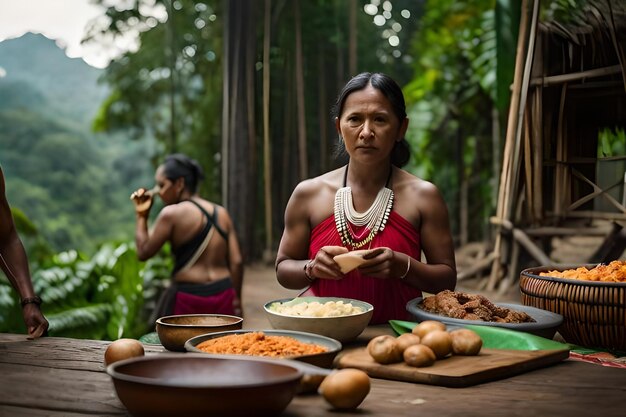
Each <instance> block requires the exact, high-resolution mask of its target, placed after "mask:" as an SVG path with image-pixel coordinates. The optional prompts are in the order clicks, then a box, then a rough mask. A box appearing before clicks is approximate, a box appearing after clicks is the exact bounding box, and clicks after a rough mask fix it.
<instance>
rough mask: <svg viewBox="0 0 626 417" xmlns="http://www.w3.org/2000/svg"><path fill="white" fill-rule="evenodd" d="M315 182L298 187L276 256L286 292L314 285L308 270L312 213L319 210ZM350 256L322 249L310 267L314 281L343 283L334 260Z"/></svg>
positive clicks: (336, 249)
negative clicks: (324, 280) (315, 197)
mask: <svg viewBox="0 0 626 417" xmlns="http://www.w3.org/2000/svg"><path fill="white" fill-rule="evenodd" d="M317 188H318V184H316V182H315V181H314V180H307V181H304V182H302V183H300V184H298V186H297V187H296V189H295V190H294V192H293V194H292V195H291V198H290V199H289V202H288V203H287V207H286V209H285V229H284V231H283V236H282V238H281V240H280V245H279V247H278V254H277V256H276V276H277V278H278V282H279V283H280V284H281V285H282V286H283V287H285V288H290V289H300V288H303V287H305V286H306V285H308V284H310V283H311V280H310V279H308V278H307V275H306V274H305V271H304V267H305V265H307V264H308V263H309V261H311V260H310V259H309V256H308V252H309V243H310V239H311V215H310V210H315V209H316V207H315V203H314V202H313V198H314V196H316V195H319V193H318V194H316V193H317V192H318V190H317ZM345 252H347V249H346V248H343V247H340V246H326V247H324V248H322V249H321V250H320V251H319V252H318V253H317V254H316V255H315V257H314V259H313V260H312V262H311V265H309V268H308V271H309V276H311V277H312V278H315V279H317V278H325V279H340V278H342V277H343V274H342V273H341V271H340V269H339V266H338V265H337V264H336V263H335V261H334V260H333V256H335V255H338V254H340V253H345Z"/></svg>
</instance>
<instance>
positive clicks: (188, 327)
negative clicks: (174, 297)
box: [156, 314, 243, 352]
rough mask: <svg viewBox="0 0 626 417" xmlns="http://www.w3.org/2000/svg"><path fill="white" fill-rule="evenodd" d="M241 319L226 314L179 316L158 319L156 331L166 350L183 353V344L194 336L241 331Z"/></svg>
mask: <svg viewBox="0 0 626 417" xmlns="http://www.w3.org/2000/svg"><path fill="white" fill-rule="evenodd" d="M242 324H243V318H241V317H237V316H229V315H226V314H181V315H174V316H165V317H160V318H159V319H157V321H156V331H157V334H158V336H159V340H160V341H161V344H162V345H163V346H164V347H165V349H167V350H171V351H174V352H184V351H185V342H186V341H187V340H189V339H191V338H192V337H194V336H198V335H201V334H207V333H215V332H223V331H226V330H237V329H241V327H242Z"/></svg>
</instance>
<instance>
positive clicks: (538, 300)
mask: <svg viewBox="0 0 626 417" xmlns="http://www.w3.org/2000/svg"><path fill="white" fill-rule="evenodd" d="M579 266H580V265H577V266H573V268H577V267H579ZM585 266H586V267H587V268H591V267H593V266H595V265H585ZM554 269H555V268H548V267H537V268H529V269H525V270H523V271H522V272H521V275H520V290H521V293H522V303H523V304H524V305H528V306H533V307H537V308H541V309H543V310H548V311H552V312H554V313H558V314H561V315H562V316H563V324H562V325H561V326H560V327H559V329H558V331H559V333H560V334H561V336H563V338H564V339H565V340H566V341H567V342H569V343H573V344H576V345H580V346H585V347H589V348H602V349H615V350H620V351H626V283H621V282H596V281H583V280H575V279H565V278H552V277H545V276H539V273H541V272H548V271H551V270H554ZM565 269H570V268H562V269H561V270H565Z"/></svg>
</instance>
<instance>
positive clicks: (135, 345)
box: [104, 338, 145, 365]
mask: <svg viewBox="0 0 626 417" xmlns="http://www.w3.org/2000/svg"><path fill="white" fill-rule="evenodd" d="M144 354H145V351H144V348H143V345H142V344H141V342H140V341H138V340H135V339H127V338H123V339H117V340H115V341H113V342H111V344H110V345H109V346H107V348H106V350H105V351H104V364H105V365H110V364H112V363H113V362H117V361H121V360H122V359H128V358H133V357H135V356H143V355H144Z"/></svg>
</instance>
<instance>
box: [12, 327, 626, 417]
mask: <svg viewBox="0 0 626 417" xmlns="http://www.w3.org/2000/svg"><path fill="white" fill-rule="evenodd" d="M368 331H369V334H368V333H367V331H366V333H365V337H364V339H363V340H367V339H368V338H369V337H371V336H372V335H373V334H375V333H380V332H381V331H380V330H374V333H372V330H371V329H368ZM386 331H387V330H383V331H382V332H386ZM108 343H109V342H105V341H97V340H82V339H69V338H58V337H48V338H41V339H38V340H27V338H26V336H25V335H16V334H6V333H5V334H0V416H15V417H20V416H44V415H45V416H52V417H54V416H68V415H71V416H73V417H79V416H94V415H98V416H119V415H129V414H128V412H127V411H126V409H125V408H124V406H123V405H122V404H121V403H120V401H119V400H118V398H117V395H116V393H115V389H114V387H113V383H112V381H111V378H110V377H109V376H108V375H107V374H106V372H105V368H104V364H103V358H104V351H105V349H106V347H107V345H108ZM163 351H164V349H163V348H162V347H160V346H153V345H152V346H146V354H158V353H159V352H163ZM181 355H184V353H181ZM624 398H626V370H624V369H617V368H610V367H605V366H600V365H595V364H590V363H585V362H580V361H573V360H565V361H563V362H561V363H558V364H556V365H552V366H549V367H546V368H542V369H537V370H533V371H530V372H527V373H524V374H520V375H516V376H513V377H510V378H506V379H502V380H498V381H493V382H487V383H483V384H479V385H475V386H471V387H465V388H445V387H440V386H433V385H423V384H416V383H408V382H399V381H390V380H383V379H377V378H372V389H371V391H370V393H369V395H368V396H367V398H366V399H365V400H364V402H363V403H362V404H361V406H360V407H359V409H358V410H357V411H356V412H354V413H342V415H351V414H355V415H362V416H365V415H367V416H392V415H394V416H418V415H419V416H421V417H424V416H437V417H442V416H478V415H479V416H491V415H493V416H496V415H512V416H516V415H520V416H524V417H527V416H529V415H530V416H577V415H602V416H624ZM338 415H339V414H338V413H337V412H336V411H333V410H331V408H330V406H329V405H328V404H327V403H326V402H325V401H324V399H323V398H322V397H321V396H319V395H316V394H308V395H298V396H296V397H295V398H294V399H293V400H292V402H291V403H290V404H289V406H288V407H287V409H286V410H285V412H284V413H283V414H282V416H284V417H297V416H302V417H304V416H306V417H318V416H320V417H321V416H333V417H336V416H338Z"/></svg>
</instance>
